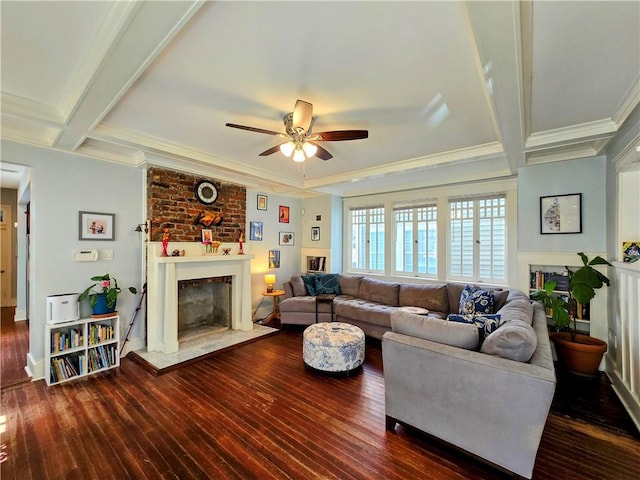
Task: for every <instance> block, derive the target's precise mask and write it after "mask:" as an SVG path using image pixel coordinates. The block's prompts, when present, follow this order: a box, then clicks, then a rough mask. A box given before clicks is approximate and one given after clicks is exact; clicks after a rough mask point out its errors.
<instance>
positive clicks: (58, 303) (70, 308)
mask: <svg viewBox="0 0 640 480" xmlns="http://www.w3.org/2000/svg"><path fill="white" fill-rule="evenodd" d="M79 296H80V294H79V293H61V294H59V295H50V296H48V297H47V323H63V322H71V321H73V320H78V319H79V318H80V305H79V304H78V297H79Z"/></svg>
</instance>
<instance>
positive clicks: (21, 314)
mask: <svg viewBox="0 0 640 480" xmlns="http://www.w3.org/2000/svg"><path fill="white" fill-rule="evenodd" d="M26 319H27V311H26V310H18V309H16V312H15V313H14V314H13V321H14V322H22V321H24V320H26Z"/></svg>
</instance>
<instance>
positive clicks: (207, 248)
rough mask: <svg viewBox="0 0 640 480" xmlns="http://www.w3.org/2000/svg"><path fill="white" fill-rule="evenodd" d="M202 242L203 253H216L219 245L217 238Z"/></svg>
mask: <svg viewBox="0 0 640 480" xmlns="http://www.w3.org/2000/svg"><path fill="white" fill-rule="evenodd" d="M203 244H204V253H205V254H213V253H218V247H219V246H220V242H219V241H217V240H214V241H212V242H211V241H210V242H203Z"/></svg>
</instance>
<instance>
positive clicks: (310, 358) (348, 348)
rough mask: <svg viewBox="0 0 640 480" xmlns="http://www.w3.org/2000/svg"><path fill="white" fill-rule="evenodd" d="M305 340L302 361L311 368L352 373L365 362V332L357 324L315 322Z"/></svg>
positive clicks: (309, 328)
mask: <svg viewBox="0 0 640 480" xmlns="http://www.w3.org/2000/svg"><path fill="white" fill-rule="evenodd" d="M302 337H303V344H302V358H303V359H304V363H305V365H307V366H309V367H311V368H315V369H316V370H321V371H323V372H335V373H337V372H340V373H348V372H350V371H352V370H355V369H356V368H358V367H359V366H360V365H362V362H364V332H363V331H362V330H361V329H360V328H358V327H356V326H355V325H350V324H348V323H340V322H324V323H314V324H313V325H311V326H309V327H307V328H306V329H305V331H304V334H303V336H302Z"/></svg>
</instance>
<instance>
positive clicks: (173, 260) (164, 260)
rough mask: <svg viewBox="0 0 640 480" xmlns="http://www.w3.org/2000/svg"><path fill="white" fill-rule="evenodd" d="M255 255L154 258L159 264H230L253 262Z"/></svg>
mask: <svg viewBox="0 0 640 480" xmlns="http://www.w3.org/2000/svg"><path fill="white" fill-rule="evenodd" d="M253 258H254V255H192V256H187V257H154V259H153V260H154V261H155V262H157V263H192V262H229V261H231V260H234V261H237V260H247V261H249V260H252V259H253Z"/></svg>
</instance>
